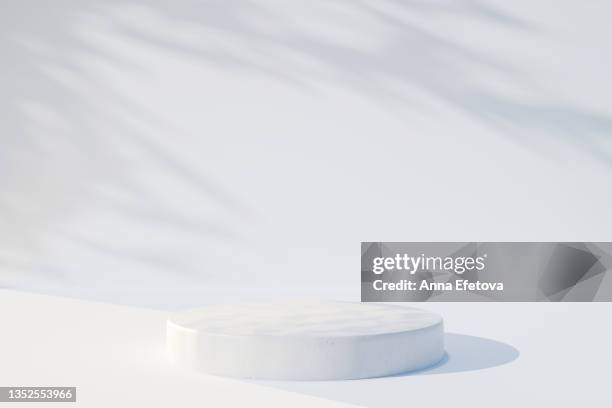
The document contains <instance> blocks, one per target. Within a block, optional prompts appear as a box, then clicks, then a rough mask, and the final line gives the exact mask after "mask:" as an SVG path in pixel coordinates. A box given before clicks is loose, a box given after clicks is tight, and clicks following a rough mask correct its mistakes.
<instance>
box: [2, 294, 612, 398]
mask: <svg viewBox="0 0 612 408" xmlns="http://www.w3.org/2000/svg"><path fill="white" fill-rule="evenodd" d="M221 297H222V296H221V295H220V294H219V293H206V294H205V296H202V298H203V299H206V301H205V302H202V303H215V302H217V301H218V300H219V299H220V298H221ZM417 306H418V307H422V308H425V309H428V310H432V311H435V312H438V313H441V314H442V315H443V316H444V317H445V322H446V328H447V332H448V333H449V335H448V336H447V352H448V359H447V360H446V362H445V363H443V364H441V365H439V366H436V367H434V368H433V369H431V370H426V371H422V372H419V373H414V374H411V375H404V376H396V377H389V378H379V379H370V380H358V381H340V382H273V381H267V382H258V381H240V380H233V379H225V378H218V377H212V376H207V375H204V374H199V373H193V372H185V371H182V370H181V369H179V368H177V367H174V366H172V365H170V364H169V363H168V362H167V361H166V359H165V354H164V340H165V339H164V336H165V319H166V317H167V315H168V313H169V312H167V311H163V310H154V309H147V308H142V307H133V306H118V305H111V304H105V303H99V302H92V301H83V300H77V299H68V298H62V297H57V296H47V295H37V294H28V293H22V292H16V291H9V290H2V291H0V307H1V310H2V321H3V326H2V336H1V338H0V361H1V362H2V369H1V370H0V385H2V386H9V385H14V386H18V385H23V386H34V385H45V386H52V385H56V386H77V387H78V392H77V395H78V403H77V406H85V407H90V406H93V407H97V406H100V407H102V406H104V407H108V406H115V407H122V406H125V407H128V406H148V407H158V406H159V407H167V406H173V405H174V406H181V407H189V406H194V407H195V406H199V407H201V406H260V405H261V406H263V405H265V406H321V407H325V406H342V405H345V406H346V405H348V404H353V405H358V406H371V407H378V406H380V407H396V406H397V407H400V406H402V407H405V406H422V405H426V406H442V405H448V404H450V405H453V406H470V407H490V406H495V407H516V406H525V405H528V406H562V407H575V406H589V407H604V406H610V404H612V397H611V395H610V392H609V390H608V389H607V386H608V385H609V383H610V376H609V367H610V364H611V363H612V352H611V351H610V350H611V345H612V327H611V324H610V322H611V319H610V316H611V315H612V314H611V312H612V303H608V304H606V303H573V304H570V303H557V304H552V303H549V304H534V303H491V304H485V303H427V304H420V305H417ZM27 405H28V404H24V405H23V406H27ZM60 405H62V404H59V405H54V406H60ZM20 406H21V405H20ZM66 406H74V404H69V403H66Z"/></svg>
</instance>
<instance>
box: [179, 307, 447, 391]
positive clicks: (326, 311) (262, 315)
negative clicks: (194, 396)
mask: <svg viewBox="0 0 612 408" xmlns="http://www.w3.org/2000/svg"><path fill="white" fill-rule="evenodd" d="M167 342H168V344H167V345H168V352H169V354H170V356H171V358H172V360H174V361H175V362H176V363H178V364H181V365H184V366H187V367H191V368H194V369H197V370H200V371H203V372H206V373H209V374H215V375H222V376H230V377H239V378H252V379H273V380H341V379H357V378H368V377H380V376H388V375H393V374H399V373H403V372H408V371H413V370H418V369H422V368H425V367H428V366H431V365H433V364H435V363H436V362H438V361H440V360H441V359H442V357H443V355H444V344H443V343H444V330H443V323H442V318H441V317H440V316H438V315H436V314H433V313H429V312H426V311H422V310H419V309H414V308H409V307H403V306H395V305H386V304H373V303H334V302H290V303H270V304H268V303H253V304H239V305H219V306H211V307H205V308H202V309H196V310H191V311H187V312H182V313H178V314H176V315H174V316H172V317H171V318H169V319H168V323H167Z"/></svg>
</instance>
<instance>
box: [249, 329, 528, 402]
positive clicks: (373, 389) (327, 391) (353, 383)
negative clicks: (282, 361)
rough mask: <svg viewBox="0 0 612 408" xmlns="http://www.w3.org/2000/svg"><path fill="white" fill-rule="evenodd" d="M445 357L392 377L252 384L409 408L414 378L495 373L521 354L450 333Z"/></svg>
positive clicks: (501, 345)
mask: <svg viewBox="0 0 612 408" xmlns="http://www.w3.org/2000/svg"><path fill="white" fill-rule="evenodd" d="M445 348H446V355H445V356H444V358H443V359H442V360H441V361H440V362H439V363H438V364H436V365H434V366H433V367H430V368H428V369H424V370H418V371H413V372H409V373H403V374H398V375H394V376H389V377H380V378H369V379H363V380H347V381H251V382H254V383H256V384H261V385H264V386H269V387H274V388H279V389H283V390H286V391H292V392H298V393H302V394H307V395H311V396H315V397H320V398H326V399H330V400H335V401H339V402H344V403H349V404H357V405H361V406H366V407H374V406H376V407H381V406H384V407H390V408H393V407H402V408H403V407H406V392H409V389H410V387H411V384H413V377H417V376H429V375H442V374H450V373H459V372H468V371H476V370H485V369H492V368H494V367H499V366H502V365H504V364H508V363H510V362H512V361H514V360H516V359H517V358H518V356H519V354H520V353H519V351H518V350H517V349H516V348H514V347H512V346H511V345H509V344H506V343H502V342H500V341H496V340H491V339H486V338H483V337H477V336H468V335H465V334H456V333H447V334H446V337H445Z"/></svg>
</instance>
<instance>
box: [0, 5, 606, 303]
mask: <svg viewBox="0 0 612 408" xmlns="http://www.w3.org/2000/svg"><path fill="white" fill-rule="evenodd" d="M611 12H612V6H611V5H610V3H609V2H607V1H589V2H572V1H537V2H534V1H526V0H525V1H522V0H521V1H514V2H502V1H495V2H494V1H469V0H465V1H424V0H423V1H420V0H415V1H405V2H400V1H395V0H389V1H377V2H366V1H364V2H357V1H334V2H326V1H320V2H318V1H317V2H297V1H289V2H288V1H253V2H246V1H245V2H242V1H221V0H219V1H204V2H199V1H187V0H177V1H173V2H162V1H140V0H135V1H123V0H112V1H105V2H97V1H89V0H86V1H67V0H58V1H53V2H45V1H33V0H29V1H28V0H26V1H21V0H19V1H18V0H8V1H4V2H2V3H1V4H0V59H1V63H0V112H1V115H0V117H1V122H0V138H1V143H2V145H1V149H0V183H1V184H0V186H1V188H0V285H2V286H6V287H16V288H21V289H28V290H42V291H49V292H53V291H57V290H60V289H61V290H62V291H68V292H73V293H75V294H78V293H80V292H79V291H82V290H85V289H86V288H97V289H100V288H109V289H113V288H144V289H147V288H151V290H153V289H155V290H161V291H162V292H163V291H164V290H171V289H176V288H179V289H180V288H197V287H199V286H219V285H221V286H223V285H232V284H235V285H239V286H244V287H276V288H280V287H301V288H308V287H313V288H317V287H321V286H322V285H326V284H328V285H330V286H337V285H345V286H347V287H350V288H352V289H355V290H356V288H358V285H359V272H358V271H359V243H360V241H373V240H387V241H392V240H398V241H407V240H417V241H425V240H479V241H487V240H520V241H526V240H553V241H561V240H588V241H597V240H610V238H611V235H610V231H612V217H611V215H610V214H611V213H610V208H612V188H610V187H611V180H612V178H611V177H612V80H611V79H610V72H612V53H610V52H609V49H610V45H609V39H610V35H611V29H610V25H609V16H610V15H611ZM314 290H318V289H313V291H314Z"/></svg>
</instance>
